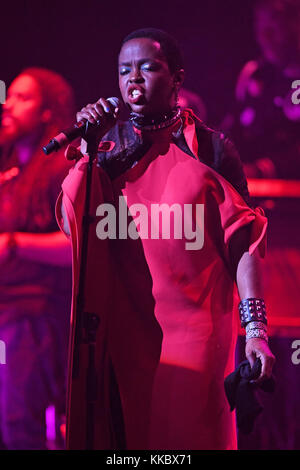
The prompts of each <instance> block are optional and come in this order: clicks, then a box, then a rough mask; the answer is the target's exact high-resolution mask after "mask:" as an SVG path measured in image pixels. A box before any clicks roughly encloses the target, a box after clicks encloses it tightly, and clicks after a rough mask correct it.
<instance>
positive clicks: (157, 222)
mask: <svg viewBox="0 0 300 470" xmlns="http://www.w3.org/2000/svg"><path fill="white" fill-rule="evenodd" d="M183 79H184V70H183V62H182V57H181V53H180V49H179V47H178V45H177V42H176V41H175V40H174V39H173V38H172V37H170V36H169V35H168V34H167V33H165V32H162V31H159V30H155V29H144V30H139V31H135V32H133V33H132V34H130V35H129V36H127V37H126V38H125V40H124V41H123V44H122V47H121V50H120V54H119V86H120V92H121V95H122V99H123V101H124V103H125V104H126V106H127V107H128V108H129V110H130V113H131V114H130V120H129V121H128V122H123V123H121V122H119V121H117V120H116V119H115V117H114V116H115V115H116V109H115V107H114V106H112V104H111V102H109V101H108V100H106V99H103V98H100V99H99V100H98V101H97V102H96V103H95V104H90V105H87V106H86V107H85V108H83V109H82V110H81V112H79V113H78V114H77V119H78V120H84V119H86V120H88V121H89V122H90V123H95V122H97V121H99V120H100V123H101V125H100V126H99V133H98V135H97V136H96V137H97V139H98V141H99V147H98V154H97V158H96V159H95V161H94V164H93V180H92V185H91V191H92V194H91V209H90V215H91V222H90V227H89V248H88V253H87V258H86V261H87V274H86V279H85V281H86V282H85V297H84V298H85V305H84V312H90V313H93V314H95V315H96V317H97V318H98V321H99V325H98V327H97V330H96V333H95V335H96V340H95V349H96V354H95V370H96V372H97V388H95V387H94V392H95V409H94V414H93V419H94V436H93V448H96V449H122V448H125V449H173V450H174V449H189V450H192V449H235V448H236V433H235V422H234V415H233V414H232V413H231V412H230V410H229V405H228V402H227V401H226V396H225V392H224V378H225V376H226V375H227V374H229V373H230V372H232V371H233V369H234V347H235V341H236V335H237V324H238V310H237V308H236V306H235V305H234V293H235V286H237V289H238V294H239V296H240V299H241V301H242V302H243V303H241V304H240V313H241V320H242V325H244V326H246V332H247V335H246V356H247V358H248V360H249V361H250V364H251V365H253V363H254V361H255V359H256V358H260V360H261V363H262V370H261V375H260V377H259V378H258V380H259V381H261V380H264V379H265V378H267V377H270V375H271V371H272V366H273V362H274V356H273V355H272V353H271V351H270V349H269V347H268V342H267V340H268V337H267V333H266V313H265V306H264V303H263V290H262V285H261V280H260V274H259V270H260V260H261V258H262V257H263V256H264V246H265V234H266V225H267V220H266V218H265V217H264V215H263V213H262V211H261V210H260V209H259V208H257V209H252V208H250V207H249V205H248V204H247V201H248V197H249V195H248V190H247V183H246V180H245V177H244V174H243V170H242V166H241V163H240V160H239V156H238V154H237V152H236V151H235V149H234V147H233V145H232V144H231V143H230V141H228V139H226V138H225V137H224V135H222V134H221V133H217V132H215V131H213V130H211V129H209V128H207V127H206V126H205V125H204V124H203V122H202V121H200V120H199V119H198V118H197V117H196V116H195V115H194V114H193V112H192V110H190V109H180V108H179V107H178V106H177V95H178V91H179V88H180V86H181V85H182V83H183ZM104 134H105V135H104ZM103 135H104V137H102V136H103ZM76 152H77V155H76ZM72 153H73V154H75V156H76V158H77V162H76V164H75V166H74V168H73V169H72V170H71V171H70V173H69V175H68V177H67V178H66V179H65V181H64V183H63V187H62V188H63V191H62V193H61V195H60V198H59V201H58V204H57V218H58V221H59V223H60V225H61V228H62V229H63V230H64V231H65V232H66V233H67V234H68V235H69V236H70V238H71V241H72V247H73V280H74V286H73V296H74V297H73V309H72V335H71V357H70V380H69V403H68V409H69V412H68V447H69V448H71V449H82V448H85V445H86V443H85V435H86V424H85V423H86V408H85V405H84V403H85V398H86V388H85V386H86V385H85V378H84V377H85V370H86V368H87V361H88V359H87V356H88V345H87V344H86V342H85V332H86V329H85V325H86V323H85V320H83V322H82V326H81V327H80V328H81V330H82V333H81V334H79V336H78V335H77V336H76V337H75V330H76V325H77V332H78V318H77V316H76V314H77V311H76V302H75V300H74V299H76V294H77V292H78V275H79V267H80V266H79V254H80V242H81V236H82V232H81V230H82V228H81V225H82V217H83V209H84V194H85V181H86V180H85V174H86V169H87V162H88V157H87V155H83V154H81V153H79V151H77V150H76V149H74V148H69V149H68V152H67V156H69V157H70V155H71V154H72ZM82 153H84V152H83V148H82ZM78 338H80V339H79V340H78ZM75 350H76V351H77V353H78V351H79V353H78V356H77V359H76V360H74V351H75ZM78 358H79V359H78Z"/></svg>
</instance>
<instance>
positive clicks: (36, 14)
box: [0, 0, 258, 125]
mask: <svg viewBox="0 0 300 470" xmlns="http://www.w3.org/2000/svg"><path fill="white" fill-rule="evenodd" d="M252 6H253V1H252V0H242V1H241V0H226V1H223V0H210V2H207V1H202V0H189V1H179V0H172V1H170V0H167V1H163V0H161V1H157V0H151V1H130V0H129V1H120V0H119V1H115V0H105V1H102V0H83V1H80V2H79V1H78V0H77V1H70V0H62V1H58V0H54V1H45V2H44V1H36V0H33V1H24V0H23V1H21V0H19V1H16V0H12V1H10V2H9V1H7V2H6V3H4V2H3V3H2V4H1V7H0V18H1V28H0V40H1V61H0V65H1V68H0V79H1V80H4V81H5V83H6V85H7V86H8V85H9V83H10V82H11V81H12V79H13V78H14V77H15V76H16V75H17V74H18V73H19V72H20V71H21V70H22V68H24V67H27V66H43V67H47V68H51V69H53V70H55V71H57V72H59V73H61V74H62V75H64V76H65V77H66V78H67V79H68V80H69V81H70V83H71V84H72V85H73V87H74V90H75V94H76V101H77V107H78V109H79V108H81V107H82V106H83V105H85V104H87V103H90V102H93V101H96V100H97V99H98V98H99V97H100V96H113V95H116V94H118V85H117V54H118V51H119V47H120V43H121V40H122V39H123V37H124V36H125V35H127V34H128V33H129V32H131V31H133V30H135V29H138V28H141V27H149V26H152V27H158V28H161V29H165V30H166V31H168V32H169V33H171V34H173V35H174V36H175V37H176V38H177V39H178V40H179V42H180V44H181V46H182V49H183V53H184V56H185V68H186V83H185V86H186V87H187V88H189V89H190V90H192V91H195V92H197V93H199V94H200V95H201V96H202V97H203V99H204V102H205V104H206V106H207V110H208V123H209V124H210V125H215V124H217V123H218V122H219V121H220V119H221V118H222V117H223V115H224V114H225V112H226V109H227V108H228V106H229V105H230V102H231V100H232V92H233V88H234V83H235V80H236V77H237V74H238V71H239V70H240V68H241V66H242V65H243V64H244V63H245V61H247V60H249V59H252V58H254V57H256V56H257V53H258V49H257V45H256V43H255V40H254V37H253V26H252V24H253V22H252V16H253V13H252Z"/></svg>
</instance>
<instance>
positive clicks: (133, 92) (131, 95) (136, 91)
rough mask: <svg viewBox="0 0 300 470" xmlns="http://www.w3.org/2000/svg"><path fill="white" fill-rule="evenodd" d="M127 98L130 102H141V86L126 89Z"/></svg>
mask: <svg viewBox="0 0 300 470" xmlns="http://www.w3.org/2000/svg"><path fill="white" fill-rule="evenodd" d="M128 99H129V102H130V103H132V104H136V103H142V102H143V101H144V100H145V95H144V90H142V89H141V88H136V87H131V88H130V89H129V90H128Z"/></svg>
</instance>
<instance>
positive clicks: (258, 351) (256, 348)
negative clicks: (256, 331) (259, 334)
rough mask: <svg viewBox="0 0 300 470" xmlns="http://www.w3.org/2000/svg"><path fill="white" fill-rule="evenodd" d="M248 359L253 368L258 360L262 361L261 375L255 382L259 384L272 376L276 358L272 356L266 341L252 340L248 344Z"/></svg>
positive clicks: (246, 351)
mask: <svg viewBox="0 0 300 470" xmlns="http://www.w3.org/2000/svg"><path fill="white" fill-rule="evenodd" d="M245 353H246V357H247V359H248V361H249V362H250V366H251V368H252V367H253V365H254V363H255V360H256V359H257V358H259V359H260V361H261V366H262V367H261V374H260V376H259V377H258V379H256V380H254V382H255V383H259V382H261V381H263V380H265V379H267V378H270V377H271V375H272V369H273V366H274V363H275V356H274V355H273V354H272V352H271V350H270V348H269V345H268V343H267V341H266V340H264V339H261V338H251V339H249V340H248V342H247V344H246V350H245Z"/></svg>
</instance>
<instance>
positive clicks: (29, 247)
mask: <svg viewBox="0 0 300 470" xmlns="http://www.w3.org/2000/svg"><path fill="white" fill-rule="evenodd" d="M73 109H74V102H73V92H72V89H71V87H70V85H69V84H68V83H67V82H66V81H65V80H64V79H63V78H62V77H61V76H60V75H58V74H57V73H55V72H53V71H50V70H46V69H42V68H28V69H26V70H23V71H22V72H21V74H20V75H19V76H18V77H17V78H15V80H14V81H13V82H12V84H11V85H10V87H9V88H8V94H7V99H6V102H5V103H4V105H3V113H2V123H1V129H0V151H1V163H0V265H1V269H0V339H1V341H3V342H4V343H5V347H6V364H2V365H0V431H1V435H2V436H1V437H2V441H3V443H4V446H5V447H6V448H7V449H45V448H46V426H45V410H46V408H47V407H48V406H49V405H50V404H55V405H56V406H57V409H58V410H59V413H63V412H64V400H65V369H66V345H67V341H68V323H69V310H70V306H69V304H70V292H71V268H70V264H71V256H70V247H69V242H68V240H66V238H65V237H64V236H63V235H62V234H61V232H59V231H58V227H57V224H56V221H55V216H54V206H55V200H56V198H57V194H58V192H59V187H60V184H61V181H62V180H63V178H64V176H65V175H66V173H67V171H68V167H69V166H68V164H67V162H66V159H65V158H64V156H63V155H62V154H61V153H58V154H56V155H55V156H54V157H51V158H48V159H47V158H45V155H44V154H43V153H42V152H41V147H42V145H45V143H46V142H47V141H48V140H49V137H51V136H52V135H53V134H54V135H55V134H56V133H57V131H58V130H59V129H61V128H64V127H66V126H67V125H69V124H70V122H71V120H72V113H73Z"/></svg>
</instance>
